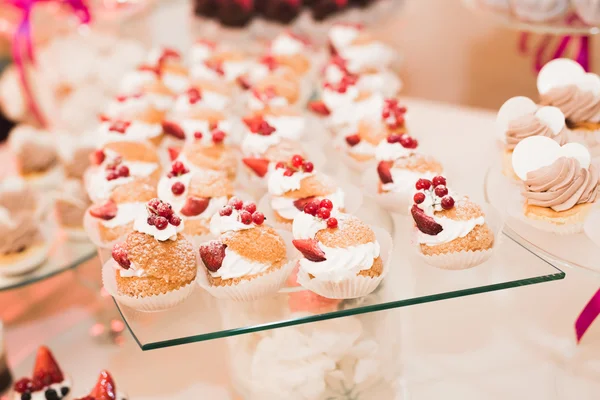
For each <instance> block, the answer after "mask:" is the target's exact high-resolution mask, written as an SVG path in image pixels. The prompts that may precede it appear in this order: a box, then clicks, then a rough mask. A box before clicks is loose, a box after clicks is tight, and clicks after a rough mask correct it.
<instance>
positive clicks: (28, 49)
mask: <svg viewBox="0 0 600 400" xmlns="http://www.w3.org/2000/svg"><path fill="white" fill-rule="evenodd" d="M2 1H4V2H5V3H8V4H10V5H12V6H14V7H16V8H18V9H20V10H21V12H22V17H21V22H20V23H19V26H18V27H17V29H16V31H15V33H14V35H13V41H12V57H13V62H14V63H15V65H16V67H17V71H18V72H19V80H20V81H21V86H22V88H23V94H24V96H25V102H26V103H27V107H29V110H30V111H31V113H32V114H33V116H34V117H35V119H36V120H37V121H38V122H39V123H40V125H42V126H45V125H46V120H45V118H44V116H43V114H42V112H41V110H40V108H39V107H38V105H37V102H36V101H35V97H34V95H33V92H32V90H31V86H30V85H29V80H28V79H27V71H26V69H25V67H26V63H30V64H32V65H35V52H34V48H33V39H32V37H31V13H32V11H33V7H34V6H35V5H36V4H37V3H42V2H50V1H57V2H61V3H65V4H67V5H69V6H70V7H71V9H72V10H73V12H74V13H75V15H76V16H77V18H79V21H80V22H81V23H82V24H87V23H88V22H90V20H91V15H90V10H89V9H88V7H87V6H86V5H85V0H0V2H2Z"/></svg>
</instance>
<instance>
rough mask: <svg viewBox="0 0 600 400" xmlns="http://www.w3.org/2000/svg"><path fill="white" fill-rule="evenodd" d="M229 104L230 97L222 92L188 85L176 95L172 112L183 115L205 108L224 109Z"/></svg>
mask: <svg viewBox="0 0 600 400" xmlns="http://www.w3.org/2000/svg"><path fill="white" fill-rule="evenodd" d="M229 105H230V98H229V96H228V95H227V94H226V93H224V92H218V91H215V90H203V89H202V88H200V87H190V88H188V89H187V90H186V91H185V92H183V93H181V94H180V95H179V96H177V99H176V100H175V105H174V106H173V110H172V113H173V114H174V115H177V116H185V115H189V114H191V113H193V112H194V111H202V110H205V109H208V110H217V111H225V109H226V108H227V107H228V106H229Z"/></svg>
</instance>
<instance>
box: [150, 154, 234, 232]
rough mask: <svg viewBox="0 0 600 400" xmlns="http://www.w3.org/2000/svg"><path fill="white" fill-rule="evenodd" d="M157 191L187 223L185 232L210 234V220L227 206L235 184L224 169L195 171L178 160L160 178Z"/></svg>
mask: <svg viewBox="0 0 600 400" xmlns="http://www.w3.org/2000/svg"><path fill="white" fill-rule="evenodd" d="M157 191H158V197H159V198H160V199H161V200H163V201H165V202H167V203H169V204H171V205H172V206H173V210H174V211H175V212H176V213H177V214H178V215H180V216H181V218H182V219H183V221H184V222H185V227H184V230H183V233H185V234H188V235H195V236H199V235H204V234H207V233H209V220H210V218H211V217H212V216H213V215H214V214H215V213H217V212H218V211H219V210H220V209H221V208H223V207H224V206H225V205H227V202H228V201H229V198H230V197H231V196H233V185H232V183H231V181H230V180H229V179H228V178H227V174H225V173H224V172H221V171H212V170H206V171H202V172H199V173H192V172H190V170H189V169H187V168H186V167H185V165H184V164H183V163H182V162H181V161H175V162H173V165H172V167H171V171H170V172H169V174H168V175H167V176H165V177H163V178H161V180H160V181H159V183H158V189H157Z"/></svg>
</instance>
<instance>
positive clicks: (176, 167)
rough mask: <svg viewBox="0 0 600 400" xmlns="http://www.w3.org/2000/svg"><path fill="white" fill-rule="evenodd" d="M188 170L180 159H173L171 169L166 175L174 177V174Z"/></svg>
mask: <svg viewBox="0 0 600 400" xmlns="http://www.w3.org/2000/svg"><path fill="white" fill-rule="evenodd" d="M188 172H190V170H189V169H187V167H186V166H185V164H184V163H182V162H181V161H178V160H175V161H173V163H172V164H171V171H170V172H169V174H168V175H167V177H168V178H174V177H176V176H181V175H184V174H187V173H188Z"/></svg>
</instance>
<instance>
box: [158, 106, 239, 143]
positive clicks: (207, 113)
mask: <svg viewBox="0 0 600 400" xmlns="http://www.w3.org/2000/svg"><path fill="white" fill-rule="evenodd" d="M234 130H235V124H234V122H233V121H232V120H230V119H227V118H226V116H225V115H224V114H223V113H222V112H220V111H217V110H209V109H205V110H198V111H195V112H193V113H190V115H188V116H186V117H181V118H174V119H169V120H165V121H163V131H164V133H165V134H166V135H169V136H170V137H171V138H174V139H177V140H185V141H186V142H196V143H201V144H202V145H203V146H214V145H215V144H219V143H224V144H225V145H230V144H231V141H232V136H233V134H234ZM222 134H224V135H225V136H224V138H223V139H222V138H221V137H220V136H221V135H222Z"/></svg>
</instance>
